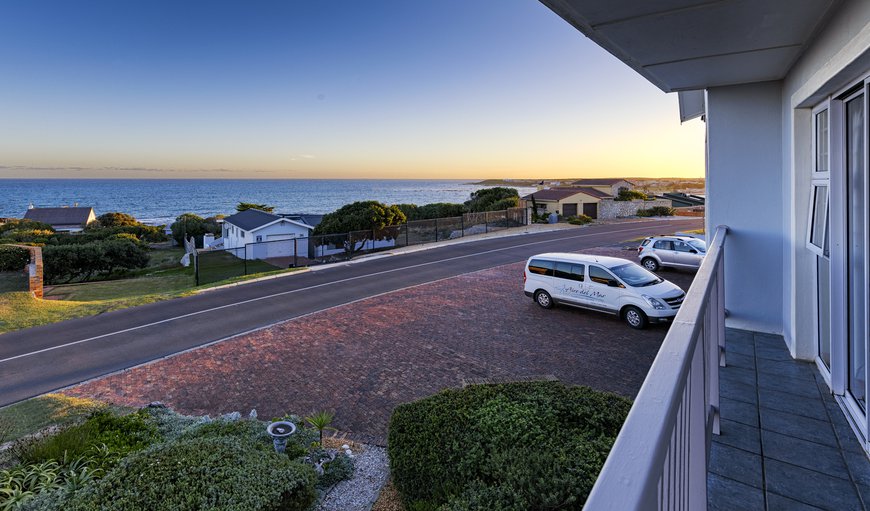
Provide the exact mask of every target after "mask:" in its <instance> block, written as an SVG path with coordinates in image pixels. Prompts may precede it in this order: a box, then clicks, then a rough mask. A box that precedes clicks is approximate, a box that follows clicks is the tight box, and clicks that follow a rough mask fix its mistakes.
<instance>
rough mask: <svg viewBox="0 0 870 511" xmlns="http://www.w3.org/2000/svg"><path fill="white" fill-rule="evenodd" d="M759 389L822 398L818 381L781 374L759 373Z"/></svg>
mask: <svg viewBox="0 0 870 511" xmlns="http://www.w3.org/2000/svg"><path fill="white" fill-rule="evenodd" d="M758 388H761V389H771V390H777V391H779V392H787V393H789V394H797V395H799V396H806V397H819V396H821V393H820V392H819V386H818V385H817V384H816V380H815V379H811V378H806V377H798V378H794V377H791V376H783V375H779V374H771V373H758Z"/></svg>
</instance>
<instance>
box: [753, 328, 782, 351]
mask: <svg viewBox="0 0 870 511" xmlns="http://www.w3.org/2000/svg"><path fill="white" fill-rule="evenodd" d="M753 333H754V336H755V346H756V347H758V346H767V347H773V348H782V349H784V350H786V351H788V346H787V345H786V344H785V339H783V338H782V336H781V335H777V334H765V333H761V332H753Z"/></svg>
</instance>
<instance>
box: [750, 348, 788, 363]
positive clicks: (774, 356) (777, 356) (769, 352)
mask: <svg viewBox="0 0 870 511" xmlns="http://www.w3.org/2000/svg"><path fill="white" fill-rule="evenodd" d="M755 358H758V359H764V360H783V361H788V360H794V358H792V356H791V354H790V353H789V352H788V350H786V349H785V348H774V347H771V346H756V347H755Z"/></svg>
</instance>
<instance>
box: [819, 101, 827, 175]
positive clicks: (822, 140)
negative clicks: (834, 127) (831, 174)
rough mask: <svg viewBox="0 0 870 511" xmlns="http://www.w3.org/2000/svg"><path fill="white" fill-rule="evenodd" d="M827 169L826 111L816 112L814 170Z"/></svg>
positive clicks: (821, 170)
mask: <svg viewBox="0 0 870 511" xmlns="http://www.w3.org/2000/svg"><path fill="white" fill-rule="evenodd" d="M828 170H830V169H828V111H827V110H822V111H821V112H819V113H817V114H816V172H827V171H828Z"/></svg>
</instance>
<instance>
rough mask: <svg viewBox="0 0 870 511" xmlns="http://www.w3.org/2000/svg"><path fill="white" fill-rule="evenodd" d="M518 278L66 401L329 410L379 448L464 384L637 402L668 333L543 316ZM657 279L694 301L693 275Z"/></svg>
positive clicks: (304, 328) (223, 352)
mask: <svg viewBox="0 0 870 511" xmlns="http://www.w3.org/2000/svg"><path fill="white" fill-rule="evenodd" d="M598 253H600V254H602V255H605V254H606V255H614V254H616V255H622V256H623V257H629V258H630V257H631V256H632V254H633V252H631V251H625V250H622V249H620V248H610V249H601V250H598ZM522 270H523V265H522V264H521V263H517V264H512V265H507V266H501V267H497V268H493V269H489V270H484V271H479V272H475V273H470V274H466V275H462V276H458V277H454V278H451V279H447V280H442V281H439V282H434V283H430V284H425V285H422V286H418V287H414V288H410V289H405V290H400V291H397V292H393V293H389V294H387V295H384V296H379V297H375V298H371V299H367V300H364V301H361V302H356V303H353V304H349V305H345V306H341V307H337V308H334V309H331V310H327V311H323V312H319V313H316V314H313V315H310V316H307V317H303V318H299V319H295V320H292V321H289V322H287V323H283V324H280V325H277V326H273V327H270V328H267V329H264V330H261V331H258V332H256V333H252V334H249V335H244V336H241V337H236V338H233V339H231V340H228V341H224V342H221V343H218V344H214V345H211V346H207V347H204V348H200V349H197V350H194V351H190V352H187V353H183V354H179V355H177V356H174V357H171V358H168V359H164V360H160V361H157V362H153V363H150V364H147V365H144V366H140V367H136V368H133V369H131V370H128V371H125V372H122V373H118V374H114V375H110V376H107V377H104V378H102V379H98V380H95V381H91V382H87V383H84V384H81V385H78V386H76V387H73V388H70V389H67V390H66V391H65V393H66V394H69V395H73V396H83V397H85V396H86V397H93V398H97V399H101V400H105V401H109V402H113V403H117V404H122V405H128V406H141V405H144V404H146V403H149V402H151V401H162V402H164V403H166V404H168V405H170V406H172V407H173V408H175V409H177V410H179V411H181V412H183V413H189V414H212V415H214V414H220V413H226V412H231V411H235V410H250V409H252V408H256V409H257V411H258V412H259V413H260V415H261V416H262V417H271V416H277V415H281V414H284V413H285V412H291V413H296V414H307V413H309V412H313V411H318V410H329V411H334V412H335V413H336V418H335V422H334V425H335V426H336V427H337V428H338V429H339V430H341V431H343V432H346V433H348V434H349V435H350V436H351V437H352V438H354V439H355V440H358V441H362V442H368V443H375V444H379V445H383V444H384V443H385V440H386V434H387V423H388V421H389V417H390V414H391V412H392V410H393V408H394V407H395V406H396V405H398V404H401V403H405V402H408V401H413V400H415V399H419V398H421V397H425V396H428V395H431V394H433V393H435V392H438V391H439V390H441V389H444V388H450V387H460V386H462V384H463V382H465V381H471V380H475V381H478V380H480V379H499V380H512V379H523V378H538V377H549V378H552V377H555V378H556V379H558V380H561V381H563V382H566V383H571V384H580V385H589V386H591V387H593V388H596V389H600V390H607V391H612V392H617V393H620V394H622V395H625V396H629V397H634V395H635V394H636V393H637V391H638V390H639V389H640V385H641V383H642V382H643V379H644V377H645V375H646V373H647V371H648V369H649V366H650V365H651V363H652V361H653V359H654V358H655V355H656V353H657V351H658V349H659V346H660V345H661V342H662V340H663V339H664V336H665V334H666V333H667V326H653V327H651V328H649V329H647V330H644V331H636V330H633V329H631V328H629V327H628V326H627V325H626V324H625V323H623V322H622V321H620V320H619V319H617V318H616V317H614V316H609V315H605V314H601V313H596V312H592V311H585V310H580V309H574V308H569V307H557V308H556V309H553V310H544V309H542V308H540V307H538V306H537V305H535V304H534V302H533V301H532V300H531V299H530V298H527V297H526V296H525V295H524V294H523V290H522ZM662 276H664V277H665V278H667V279H668V280H671V281H672V282H674V283H675V284H677V285H679V286H681V287H683V289H688V287H689V285H690V284H691V280H692V277H693V276H694V275H693V273H691V272H687V271H679V270H670V271H668V270H666V271H664V272H663V273H662ZM293 299H304V297H300V298H293ZM168 334H169V332H167V335H168Z"/></svg>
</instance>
